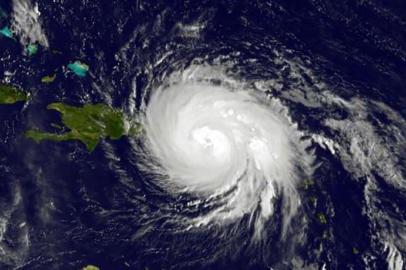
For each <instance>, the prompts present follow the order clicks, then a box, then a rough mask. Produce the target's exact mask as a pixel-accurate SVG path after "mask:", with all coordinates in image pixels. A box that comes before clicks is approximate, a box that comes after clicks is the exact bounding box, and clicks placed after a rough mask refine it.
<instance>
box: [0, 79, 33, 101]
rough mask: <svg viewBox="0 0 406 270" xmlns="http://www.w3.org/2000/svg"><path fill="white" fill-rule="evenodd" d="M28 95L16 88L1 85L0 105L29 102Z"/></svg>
mask: <svg viewBox="0 0 406 270" xmlns="http://www.w3.org/2000/svg"><path fill="white" fill-rule="evenodd" d="M28 96H29V95H28V94H27V93H24V92H23V91H21V90H19V89H17V88H16V87H14V86H11V85H6V84H1V83H0V104H14V103H17V102H20V101H26V100H28Z"/></svg>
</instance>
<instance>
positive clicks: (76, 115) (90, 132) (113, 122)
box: [25, 103, 142, 152]
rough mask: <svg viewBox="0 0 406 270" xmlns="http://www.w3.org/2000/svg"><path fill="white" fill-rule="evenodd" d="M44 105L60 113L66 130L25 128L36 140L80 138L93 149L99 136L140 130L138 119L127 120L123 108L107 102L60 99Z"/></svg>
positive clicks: (109, 136)
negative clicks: (71, 102) (75, 103)
mask: <svg viewBox="0 0 406 270" xmlns="http://www.w3.org/2000/svg"><path fill="white" fill-rule="evenodd" d="M47 108H48V109H50V110H56V111H58V112H59V113H60V114H61V118H62V123H63V124H64V125H65V126H66V127H67V128H68V129H69V131H67V132H65V133H61V134H57V133H48V132H43V131H40V130H35V129H32V130H28V131H27V132H26V133H25V135H26V137H27V138H30V139H33V140H34V141H36V142H37V143H39V142H41V141H43V140H52V141H67V140H79V141H81V142H82V143H83V144H85V145H86V148H87V149H88V150H89V151H90V152H92V151H93V150H94V149H95V148H96V146H97V144H98V143H99V142H100V140H101V139H106V138H110V139H112V140H116V139H119V138H121V137H122V136H124V135H137V134H139V133H140V132H141V131H142V128H141V125H140V124H139V123H138V122H134V123H127V121H125V118H124V114H123V112H121V111H120V110H117V109H114V108H112V107H110V106H108V105H106V104H101V103H99V104H86V105H84V106H82V107H76V106H70V105H66V104H63V103H51V104H49V105H48V106H47ZM56 126H57V125H56Z"/></svg>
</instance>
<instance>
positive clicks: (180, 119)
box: [144, 79, 308, 233]
mask: <svg viewBox="0 0 406 270" xmlns="http://www.w3.org/2000/svg"><path fill="white" fill-rule="evenodd" d="M144 126H145V130H146V136H147V141H148V143H147V148H148V149H149V152H150V154H151V155H152V156H154V157H155V160H156V161H157V162H158V163H159V167H160V170H161V172H162V175H165V177H163V178H162V179H160V180H159V181H160V183H159V184H161V185H162V186H164V187H166V188H167V189H168V190H171V191H173V192H181V191H182V192H185V191H186V192H192V193H195V194H198V195H200V196H202V197H203V198H208V197H216V198H218V197H219V196H220V197H221V195H224V198H223V200H222V206H221V207H218V208H217V209H216V210H213V211H212V212H211V213H209V214H208V215H206V216H204V217H200V218H199V219H198V222H199V224H202V223H208V222H210V221H226V220H233V219H235V218H238V217H242V216H244V215H245V214H250V215H251V216H252V220H255V226H256V229H257V232H258V233H259V232H260V231H261V230H262V227H263V223H264V222H265V221H266V220H267V219H268V217H270V216H271V215H272V213H273V212H274V209H273V208H274V207H273V205H274V200H275V199H277V198H278V195H282V194H283V195H284V196H286V198H285V200H284V201H285V202H286V207H285V212H286V213H285V214H286V217H287V218H289V217H290V216H291V215H292V214H293V213H294V211H295V210H296V208H297V205H298V204H299V199H298V196H297V194H296V192H295V185H296V181H297V179H298V174H299V170H298V169H297V165H298V164H299V163H300V162H299V160H302V161H303V160H305V159H306V157H305V156H306V155H308V154H307V153H306V150H305V148H306V147H307V144H306V142H305V141H304V140H300V132H298V131H297V129H296V126H295V125H292V123H291V122H290V121H289V118H288V117H287V116H286V113H285V111H284V109H283V106H282V105H281V104H280V103H279V102H278V101H276V100H266V98H264V96H262V98H261V96H260V95H256V94H255V93H253V92H252V91H246V90H245V91H244V90H237V89H231V88H230V87H227V86H223V85H215V84H213V83H208V82H202V81H196V80H190V79H187V80H186V79H185V80H183V81H178V82H176V83H173V84H171V85H170V86H167V87H161V88H159V89H157V90H155V91H154V92H153V93H152V96H151V97H150V100H149V102H148V104H147V108H146V111H145V118H144ZM230 191H231V192H230ZM257 209H259V211H257V212H258V213H259V214H257V215H255V218H254V212H256V210H257Z"/></svg>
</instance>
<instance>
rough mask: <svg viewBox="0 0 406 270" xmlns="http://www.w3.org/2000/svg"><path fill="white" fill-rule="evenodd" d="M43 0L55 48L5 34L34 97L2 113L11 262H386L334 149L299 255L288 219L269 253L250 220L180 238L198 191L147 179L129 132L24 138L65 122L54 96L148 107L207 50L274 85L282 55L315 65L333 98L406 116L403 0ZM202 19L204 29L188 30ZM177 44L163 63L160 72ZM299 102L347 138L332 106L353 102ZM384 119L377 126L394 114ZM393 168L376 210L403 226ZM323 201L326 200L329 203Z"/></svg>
mask: <svg viewBox="0 0 406 270" xmlns="http://www.w3.org/2000/svg"><path fill="white" fill-rule="evenodd" d="M33 3H37V4H38V8H39V10H40V12H41V16H40V18H41V24H42V27H43V31H44V32H45V34H46V36H47V38H48V41H49V44H50V46H49V48H44V47H40V50H39V52H38V53H37V54H36V55H35V56H33V57H27V56H25V55H23V54H22V50H23V45H21V44H20V43H19V42H17V41H15V40H11V39H6V38H0V59H1V60H0V80H1V81H2V82H4V81H5V80H6V77H7V78H10V82H11V83H12V84H14V85H17V86H19V87H21V88H22V89H24V90H25V91H27V92H30V93H31V94H32V100H31V101H30V102H29V103H28V104H15V105H11V106H0V217H3V218H5V219H6V220H7V224H8V225H7V226H6V228H7V229H6V230H5V232H4V237H3V239H2V246H1V248H0V258H2V259H1V260H0V269H27V270H28V269H80V268H81V267H83V266H84V265H87V264H94V265H97V266H99V267H100V268H101V269H107V270H108V269H151V270H152V269H322V267H323V265H324V266H325V267H326V268H323V269H340V270H341V269H387V268H388V263H387V255H388V250H387V249H385V247H384V246H383V244H382V243H381V242H380V241H379V237H380V234H379V233H377V232H379V231H380V230H381V229H382V228H381V227H380V226H385V225H384V223H382V224H381V223H379V225H375V223H373V222H372V221H371V220H370V218H369V217H368V216H367V215H366V210H365V209H366V198H365V185H366V183H367V181H368V179H367V177H366V175H365V176H362V175H361V176H359V175H357V176H355V175H354V174H353V173H352V172H351V171H349V170H348V169H346V168H345V166H343V164H342V161H341V160H340V158H338V157H337V156H334V155H331V154H330V153H329V152H328V151H327V150H326V149H322V148H321V147H316V149H315V151H316V153H315V154H316V156H317V157H318V162H321V163H322V164H323V165H322V166H320V167H319V169H317V170H316V172H315V175H314V179H315V184H314V185H312V186H311V187H310V188H309V189H306V190H301V191H300V193H301V196H303V205H302V209H301V212H302V214H303V215H306V216H307V217H308V219H309V225H308V229H307V230H306V232H305V238H306V240H305V241H304V242H303V243H304V244H302V245H299V246H297V247H295V248H294V250H291V247H290V246H289V245H286V243H284V242H283V241H280V239H278V233H279V232H280V231H279V229H278V225H280V224H279V223H280V221H278V216H277V215H276V216H275V219H274V221H273V222H271V223H270V224H269V231H270V233H269V239H266V240H264V242H263V243H262V244H261V246H259V247H256V248H253V247H252V246H251V245H249V241H248V240H247V239H249V235H250V233H251V231H250V228H249V227H246V226H245V225H246V220H242V221H239V225H238V226H235V225H234V226H235V227H233V228H234V229H233V230H232V232H229V231H228V230H229V229H230V228H228V227H225V228H222V227H216V226H214V227H210V228H207V229H201V230H192V231H189V232H179V231H177V230H176V226H175V225H174V224H173V223H170V222H167V219H166V217H167V216H168V215H171V211H173V209H175V208H178V210H179V211H183V210H184V209H186V206H185V205H186V204H187V202H188V199H189V198H188V197H187V196H186V197H181V198H174V197H172V196H170V195H169V194H167V193H166V192H165V190H163V189H161V188H159V187H157V186H155V185H154V184H153V182H152V181H150V179H151V178H153V175H145V174H143V173H141V172H140V171H139V170H138V169H137V167H136V166H134V165H133V161H134V160H136V159H137V156H136V155H135V154H134V153H133V151H132V150H131V143H130V141H129V140H130V139H128V138H126V137H124V138H122V139H120V140H118V141H108V142H103V143H101V144H100V145H99V146H98V147H97V149H96V150H95V151H94V152H92V153H88V152H87V151H86V149H85V148H84V146H83V145H82V144H81V143H80V142H60V143H54V142H43V143H41V144H36V143H34V142H33V141H30V140H28V139H26V138H24V136H23V134H24V131H25V130H27V129H28V128H39V129H43V130H47V131H53V132H55V131H57V129H55V128H53V127H51V126H50V125H49V123H50V122H59V115H58V113H56V112H52V111H47V110H46V106H47V104H49V103H51V102H56V101H60V102H65V103H68V104H72V105H81V104H84V103H97V102H103V103H109V104H110V105H112V106H114V107H118V108H122V109H123V110H124V111H125V112H126V113H128V115H133V114H136V113H137V111H138V110H139V109H140V106H141V104H142V100H141V98H140V96H141V93H144V92H145V91H147V90H146V88H147V86H149V85H150V84H152V85H154V84H159V83H160V81H161V79H160V78H162V77H163V76H165V75H164V74H167V73H170V72H171V71H175V70H177V69H179V68H182V67H186V66H188V65H189V64H190V63H191V62H192V61H193V60H194V59H197V58H204V59H206V60H205V61H207V62H208V63H212V62H215V61H217V60H216V59H218V57H220V56H227V57H230V58H231V59H232V60H233V63H234V66H233V67H232V69H235V74H238V76H239V77H240V78H241V79H244V80H270V79H272V78H276V74H277V73H278V72H279V70H280V65H279V64H278V63H275V62H274V61H273V59H274V56H275V50H274V49H275V48H276V49H277V50H279V51H283V52H285V56H286V57H287V58H289V59H296V58H299V59H303V61H304V62H306V61H308V63H309V64H308V67H309V68H310V69H311V70H312V72H313V73H314V74H317V76H318V77H320V78H323V80H324V81H326V82H327V83H328V86H329V90H330V91H331V92H332V93H334V94H336V95H338V96H340V97H343V98H345V99H351V98H353V97H361V98H362V99H365V100H368V99H371V100H377V101H379V102H382V103H385V104H387V105H388V106H390V107H391V108H392V109H393V110H395V111H397V112H398V113H399V115H400V116H401V117H403V118H404V117H406V106H405V105H406V88H405V78H406V2H405V1H380V0H369V1H368V0H362V1H361V0H354V1H316V0H301V1H298V0H297V1H296V0H280V1H206V0H204V1H141V0H137V1H125V0H120V1H84V0H83V1H73V0H61V1H43V0H40V1H33ZM0 6H1V7H2V8H3V9H4V10H5V11H6V12H7V13H8V14H9V16H8V17H6V18H3V19H1V20H0V22H1V23H2V25H3V24H4V25H5V24H9V23H11V21H12V15H11V14H12V3H11V2H10V1H7V0H1V2H0ZM195 25H198V26H201V27H202V30H199V31H197V33H196V30H193V27H192V28H187V27H186V26H195ZM0 26H1V25H0ZM169 51H171V55H170V57H168V58H167V59H165V61H164V62H163V64H161V65H159V66H153V63H156V62H157V61H158V60H159V59H160V58H161V57H162V56H163V55H164V54H165V53H166V52H169ZM235 52H238V54H235ZM250 59H255V63H254V64H252V63H253V62H250V61H249V60H250ZM74 60H81V61H83V62H85V63H87V64H88V65H89V66H90V72H89V75H88V76H87V77H85V78H78V77H77V76H75V75H74V74H73V73H70V72H68V70H67V68H66V65H67V64H68V63H69V62H72V61H74ZM6 71H8V72H11V74H12V76H8V75H7V74H5V72H6ZM53 73H56V74H57V78H56V80H55V82H54V83H52V84H41V77H43V76H45V75H49V74H53ZM281 76H282V77H283V78H284V79H285V82H286V83H285V84H284V85H283V88H282V89H281V92H279V94H276V96H278V95H281V96H282V95H283V94H282V92H283V91H284V90H285V88H286V89H288V88H289V87H291V86H297V84H296V82H295V81H294V80H295V78H292V77H290V76H289V70H287V71H286V76H285V75H284V73H283V72H282V75H281ZM284 76H285V77H284ZM301 76H302V78H303V80H304V81H306V80H307V82H308V83H309V85H310V86H313V85H315V84H317V81H315V80H314V79H313V78H310V77H308V75H306V74H305V73H301ZM134 91H135V92H136V93H138V95H136V97H135V98H133V97H132V93H133V92H134ZM131 101H134V102H135V108H134V109H131V108H130V107H131V106H130V103H131ZM286 105H287V106H288V107H289V109H290V113H291V115H292V119H293V120H294V121H295V122H296V123H298V126H299V128H301V129H304V130H311V131H312V132H315V133H318V132H324V133H325V134H331V136H335V134H334V131H331V130H327V129H325V127H323V125H322V124H321V122H320V121H319V120H320V119H321V118H322V117H323V115H325V114H327V113H328V114H334V115H335V116H336V117H338V118H341V119H345V118H346V117H347V112H346V111H344V110H340V109H337V111H328V112H326V111H325V110H324V109H323V108H312V107H306V106H304V105H303V104H302V105H299V104H294V103H290V101H288V100H287V101H286ZM378 113H379V112H377V114H376V119H379V120H380V121H381V122H382V123H389V122H388V121H389V120H388V119H386V116H385V115H384V114H382V115H381V116H379V115H378ZM373 120H374V119H372V120H371V121H373ZM376 128H377V132H378V133H379V126H377V127H376ZM385 135H386V136H388V134H385ZM112 149H113V150H114V151H113V150H112ZM112 153H114V154H112ZM112 156H114V157H112ZM404 157H405V153H404V152H403V158H404ZM401 161H402V159H401ZM403 161H405V160H404V159H403ZM404 164H405V163H403V164H401V163H400V164H399V166H401V167H402V166H403V168H404ZM380 177H381V176H379V173H377V176H376V178H377V183H378V185H379V192H380V193H381V195H382V198H383V199H381V200H380V201H379V203H378V204H377V205H379V206H380V207H381V210H382V212H389V213H390V215H391V216H392V217H394V219H397V220H399V222H400V223H402V222H403V224H404V222H405V219H403V220H402V218H405V214H402V211H403V212H404V211H405V209H406V196H405V193H404V191H402V190H399V189H398V188H395V187H393V186H391V185H388V184H387V182H386V181H385V179H384V178H382V177H381V178H382V179H381V178H380ZM311 197H316V198H317V199H318V206H317V207H316V208H315V207H313V206H312V201H311V199H310V198H311ZM385 198H386V199H385ZM198 211H200V210H199V209H198V210H194V212H193V211H192V212H190V213H188V214H190V215H198ZM202 211H204V209H202ZM318 213H325V214H326V215H328V221H327V224H323V223H320V222H319V219H318V218H317V214H318ZM188 214H185V215H188ZM298 226H299V225H298ZM236 228H237V229H236ZM293 228H294V227H293ZM375 233H376V234H375ZM399 237H404V235H403V236H402V235H400V236H399ZM404 248H405V247H404ZM403 250H404V249H403ZM402 252H403V251H401V254H403V256H405V254H404V253H402ZM286 254H289V255H286ZM291 254H295V256H291ZM297 257H300V258H301V261H300V262H299V260H298V259H297ZM294 258H296V259H294ZM271 267H272V268H271ZM306 267H308V268H306Z"/></svg>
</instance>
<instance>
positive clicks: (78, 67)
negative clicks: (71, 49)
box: [68, 61, 89, 77]
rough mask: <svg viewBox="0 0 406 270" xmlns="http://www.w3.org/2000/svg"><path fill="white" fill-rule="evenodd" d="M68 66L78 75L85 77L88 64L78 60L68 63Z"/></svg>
mask: <svg viewBox="0 0 406 270" xmlns="http://www.w3.org/2000/svg"><path fill="white" fill-rule="evenodd" d="M68 68H69V69H70V70H71V71H72V72H73V73H75V74H76V75H77V76H79V77H86V75H87V72H88V71H89V66H88V65H86V64H85V63H82V62H80V61H75V62H74V63H70V64H68Z"/></svg>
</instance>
